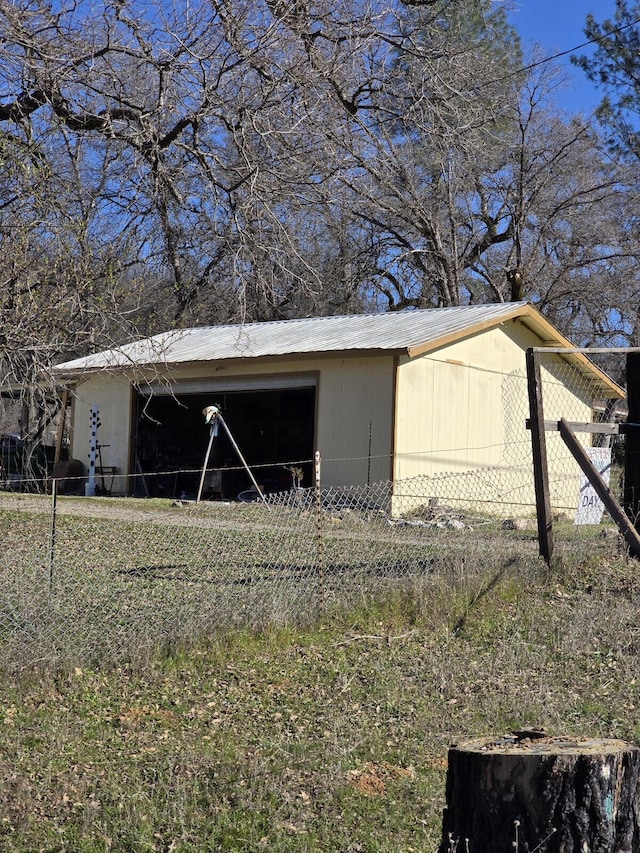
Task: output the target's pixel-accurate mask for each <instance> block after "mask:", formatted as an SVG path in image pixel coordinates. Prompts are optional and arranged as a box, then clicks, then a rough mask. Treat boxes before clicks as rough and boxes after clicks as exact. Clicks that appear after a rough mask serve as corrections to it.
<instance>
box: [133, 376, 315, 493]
mask: <svg viewBox="0 0 640 853" xmlns="http://www.w3.org/2000/svg"><path fill="white" fill-rule="evenodd" d="M315 399H316V389H315V387H303V388H270V389H266V390H251V391H246V390H245V391H226V390H225V391H215V390H214V391H207V392H206V393H205V392H199V393H184V394H176V395H175V396H170V395H156V394H152V395H151V396H144V395H142V394H140V395H139V396H138V416H137V432H136V441H135V455H136V458H135V469H136V471H137V473H138V477H137V478H136V480H135V482H136V487H135V493H136V494H138V495H142V494H145V495H149V496H151V497H171V498H180V497H182V498H187V499H193V498H195V497H196V495H197V492H198V485H199V482H200V476H201V473H202V467H203V464H204V459H205V454H206V451H207V445H208V443H209V436H210V432H209V427H208V426H207V425H206V424H205V420H204V416H203V414H202V410H203V409H204V408H205V407H206V406H210V405H215V406H218V408H219V409H220V411H221V413H222V416H223V417H224V420H225V422H226V424H227V425H228V427H229V430H230V431H231V434H232V436H233V438H234V439H235V441H236V443H237V445H238V447H239V448H240V451H241V452H242V455H243V456H244V458H245V460H246V462H247V464H248V465H249V467H250V468H251V469H252V472H253V475H254V477H255V478H256V481H257V482H258V484H259V485H260V487H261V488H262V489H264V491H265V492H266V493H267V494H269V493H273V492H278V491H286V490H288V489H290V488H291V487H292V485H294V477H296V475H297V471H295V470H294V471H292V470H291V469H300V471H301V478H302V480H301V484H302V485H303V486H310V485H312V479H313V465H312V459H313V453H314V432H315ZM251 485H252V484H251V481H250V478H249V475H248V474H247V472H246V470H244V468H243V466H242V463H241V462H240V460H239V458H238V455H237V453H236V452H235V450H234V448H233V446H232V444H231V442H230V440H229V438H228V436H227V434H226V433H225V430H224V429H222V428H220V429H219V430H218V434H217V436H216V438H215V439H214V441H213V445H212V449H211V455H210V457H209V462H208V465H207V474H206V477H205V483H204V488H203V493H202V498H203V499H209V500H211V499H213V500H236V499H238V497H239V496H243V493H244V492H246V491H247V490H249V489H250V488H251Z"/></svg>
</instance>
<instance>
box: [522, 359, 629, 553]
mask: <svg viewBox="0 0 640 853" xmlns="http://www.w3.org/2000/svg"><path fill="white" fill-rule="evenodd" d="M625 352H626V351H624V350H608V351H607V352H603V351H602V350H593V351H592V350H582V349H575V350H563V351H545V350H544V349H539V350H537V351H536V357H537V359H538V363H539V369H540V379H541V389H542V394H541V406H542V413H543V420H544V427H545V429H544V432H545V445H546V472H545V473H546V477H547V481H548V491H549V503H550V507H551V511H552V514H553V519H554V522H555V525H556V526H558V525H559V524H562V523H563V522H564V523H565V535H564V536H563V537H561V538H560V539H559V540H558V544H560V547H561V548H562V547H563V546H564V547H565V548H566V546H567V544H571V541H572V540H578V541H580V539H581V538H582V537H584V535H585V528H586V527H587V526H589V527H593V526H596V527H598V526H599V527H600V531H599V533H600V535H601V536H612V537H615V536H616V535H617V534H616V530H615V528H613V526H612V525H611V524H608V522H609V518H608V514H607V511H606V508H605V506H604V504H603V502H602V500H601V499H600V498H599V496H598V495H597V493H596V491H595V489H594V488H593V486H592V484H591V483H590V482H589V480H588V478H587V477H586V475H585V474H584V473H583V471H582V469H581V467H580V465H579V464H578V462H577V460H576V459H575V457H574V455H573V454H572V453H571V451H570V450H569V448H568V446H567V444H566V442H565V440H564V439H563V437H562V435H561V432H560V430H559V429H558V424H559V422H560V420H561V419H562V420H564V421H565V422H567V425H568V426H569V428H570V429H571V431H572V432H573V433H574V434H575V436H576V438H577V440H578V442H579V443H580V444H581V445H582V447H583V448H584V449H585V451H586V453H587V455H588V457H589V459H590V461H591V462H592V463H593V465H594V467H595V468H596V469H597V470H598V471H599V472H600V474H601V476H602V478H603V479H604V481H605V482H606V483H607V485H608V486H609V488H610V490H611V494H612V496H613V497H614V498H615V499H616V500H617V501H618V502H619V503H620V504H621V505H622V504H623V490H624V459H625V435H624V432H623V429H624V427H623V428H622V429H620V428H621V425H622V424H623V423H624V422H625V421H626V419H627V401H626V396H625V391H624V388H625V386H626V376H625V370H626V368H625ZM587 358H588V359H589V360H587ZM594 365H595V369H594Z"/></svg>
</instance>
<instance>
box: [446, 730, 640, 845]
mask: <svg viewBox="0 0 640 853" xmlns="http://www.w3.org/2000/svg"><path fill="white" fill-rule="evenodd" d="M538 734H539V733H532V736H527V733H526V732H521V733H518V734H514V735H512V736H504V737H498V738H494V739H491V738H486V739H479V740H478V739H476V740H471V741H467V742H465V743H461V744H459V745H457V746H455V747H453V748H452V749H450V750H449V768H448V772H447V790H446V793H447V806H446V809H445V811H444V818H443V825H442V840H441V843H440V849H439V853H454V851H458V853H467V851H468V853H488V851H490V853H514V851H516V853H533V851H544V853H585V851H588V853H622V851H625V853H637V851H639V850H640V825H639V821H640V814H639V809H638V793H639V784H638V780H639V775H640V747H638V746H636V745H635V744H629V743H627V742H625V741H621V740H612V739H611V740H608V739H607V740H605V739H603V740H599V739H593V740H590V739H586V738H578V739H576V740H572V739H568V738H559V737H544V736H541V737H539V736H538Z"/></svg>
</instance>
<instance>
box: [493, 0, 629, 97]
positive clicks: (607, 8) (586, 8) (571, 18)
mask: <svg viewBox="0 0 640 853" xmlns="http://www.w3.org/2000/svg"><path fill="white" fill-rule="evenodd" d="M513 7H514V8H513V11H512V12H510V14H509V20H510V21H511V23H512V24H513V25H514V27H515V28H516V29H517V31H518V32H519V33H520V37H521V38H522V41H523V44H524V46H525V49H526V47H527V46H532V45H533V44H534V43H538V44H539V45H540V46H541V47H542V48H543V51H544V54H545V55H547V54H548V55H552V54H555V53H559V52H560V51H565V50H570V49H571V48H573V47H576V45H579V44H582V43H583V42H584V41H586V39H585V35H584V21H585V18H586V17H587V15H588V14H589V13H592V14H593V15H594V16H595V18H596V20H598V21H603V20H604V19H605V18H612V17H613V13H614V9H615V2H614V0H513ZM587 52H588V51H587V50H586V49H582V50H580V51H578V53H587ZM561 62H562V65H563V67H564V68H566V70H567V72H568V73H569V74H570V75H571V77H572V85H571V87H570V88H569V89H567V90H566V91H564V92H562V93H559V94H558V101H559V103H560V105H561V106H562V107H563V108H564V109H566V110H567V111H569V112H577V111H584V112H589V111H591V110H592V109H593V108H594V107H596V106H597V104H598V103H599V102H600V100H601V98H602V93H601V92H598V90H597V89H596V88H595V87H594V86H593V85H592V84H591V83H590V82H589V81H588V80H587V79H586V77H585V75H584V74H583V72H582V71H580V69H579V68H575V67H574V66H572V65H571V63H570V61H569V57H568V56H566V57H563V58H562V60H561Z"/></svg>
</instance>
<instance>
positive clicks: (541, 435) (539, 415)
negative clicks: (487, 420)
mask: <svg viewBox="0 0 640 853" xmlns="http://www.w3.org/2000/svg"><path fill="white" fill-rule="evenodd" d="M526 363H527V387H528V390H529V426H530V429H531V451H532V454H533V479H534V485H535V492H536V517H537V520H538V547H539V551H540V556H541V557H543V559H544V560H545V562H546V564H547V565H550V564H551V557H552V556H553V522H552V518H551V498H550V496H549V472H548V468H547V438H546V435H545V431H544V407H543V404H542V377H541V375H540V360H539V356H538V353H537V352H536V351H535V350H534V349H532V348H529V349H528V350H527V354H526Z"/></svg>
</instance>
